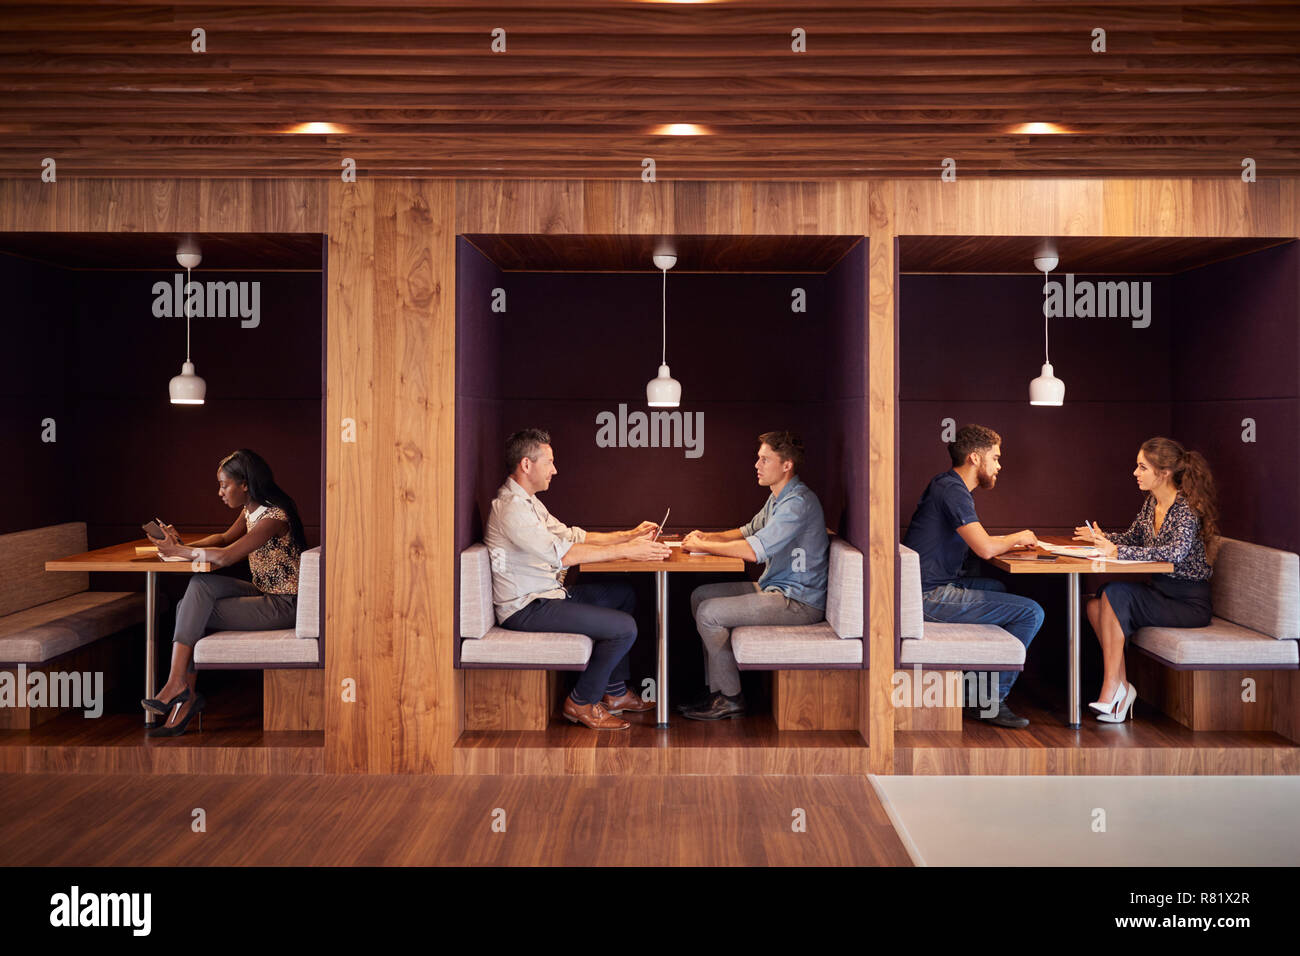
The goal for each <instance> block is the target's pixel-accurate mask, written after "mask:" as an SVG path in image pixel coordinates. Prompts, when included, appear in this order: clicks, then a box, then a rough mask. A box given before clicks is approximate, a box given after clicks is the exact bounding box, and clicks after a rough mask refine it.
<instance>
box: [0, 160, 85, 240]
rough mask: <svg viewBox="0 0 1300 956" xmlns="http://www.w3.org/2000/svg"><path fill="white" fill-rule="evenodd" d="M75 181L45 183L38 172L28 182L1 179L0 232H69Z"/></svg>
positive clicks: (24, 180)
mask: <svg viewBox="0 0 1300 956" xmlns="http://www.w3.org/2000/svg"><path fill="white" fill-rule="evenodd" d="M74 183H75V180H69V179H65V180H64V181H63V182H53V183H43V182H41V180H40V175H39V171H37V172H36V173H35V174H33V175H32V177H31V178H29V179H4V180H0V229H3V230H4V231H5V232H53V231H56V230H60V229H69V228H70V226H69V225H68V223H69V222H70V221H71V218H72V213H71V209H72V195H73V188H74Z"/></svg>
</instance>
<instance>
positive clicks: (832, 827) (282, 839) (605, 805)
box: [0, 774, 910, 866]
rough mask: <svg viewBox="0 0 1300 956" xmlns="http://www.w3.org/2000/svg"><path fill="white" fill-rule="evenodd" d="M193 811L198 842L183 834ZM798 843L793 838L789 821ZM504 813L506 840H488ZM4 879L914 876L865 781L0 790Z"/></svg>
mask: <svg viewBox="0 0 1300 956" xmlns="http://www.w3.org/2000/svg"><path fill="white" fill-rule="evenodd" d="M196 808H202V810H203V811H204V814H205V817H206V832H202V833H196V832H193V831H192V829H191V821H192V820H193V819H194V810H195V809H196ZM796 810H802V811H803V819H804V820H805V821H806V831H805V832H794V830H793V829H792V822H793V821H794V820H795V819H796V816H795V811H796ZM498 811H504V823H505V832H504V833H502V832H493V820H494V818H495V819H501V817H502V814H501V813H500V812H498ZM0 860H2V861H4V863H6V864H9V865H12V866H68V865H78V866H104V865H117V866H141V865H158V866H269V865H274V866H321V865H348V866H351V865H359V866H391V865H477V864H486V865H496V866H501V865H505V866H515V865H527V866H545V865H563V866H592V865H602V866H672V865H682V866H692V865H695V866H698V865H705V866H712V865H744V866H764V865H767V866H823V865H826V866H881V865H890V866H908V865H910V862H909V858H908V856H907V853H906V851H905V850H904V848H903V845H902V843H901V842H900V841H899V838H898V836H897V835H896V834H895V832H894V829H893V827H892V826H891V824H890V822H889V818H888V816H887V815H886V813H885V811H884V809H883V808H882V806H881V804H880V802H879V800H878V799H877V797H876V795H875V793H874V792H873V790H872V787H871V785H870V783H869V782H868V781H867V779H866V777H863V776H855V777H811V778H795V777H761V776H750V777H733V778H725V777H672V776H657V777H646V778H609V777H568V778H558V777H488V776H476V777H452V776H444V777H409V776H407V777H391V776H377V777H367V776H336V775H332V774H313V775H296V776H216V775H203V776H189V775H153V776H138V777H127V776H123V775H94V774H83V775H56V774H24V775H9V776H0Z"/></svg>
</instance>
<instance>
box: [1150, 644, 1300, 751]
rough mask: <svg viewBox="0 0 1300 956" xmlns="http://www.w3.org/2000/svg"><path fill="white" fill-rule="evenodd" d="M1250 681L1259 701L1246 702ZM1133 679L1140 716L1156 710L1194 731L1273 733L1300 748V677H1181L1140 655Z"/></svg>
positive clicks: (1268, 673)
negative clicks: (1149, 708)
mask: <svg viewBox="0 0 1300 956" xmlns="http://www.w3.org/2000/svg"><path fill="white" fill-rule="evenodd" d="M1246 678H1250V679H1251V680H1253V681H1254V682H1255V686H1254V700H1253V701H1245V700H1242V694H1243V693H1244V691H1245V688H1244V687H1243V681H1244V680H1245V679H1246ZM1128 679H1129V681H1130V683H1132V684H1133V686H1134V687H1136V688H1137V691H1138V702H1137V706H1138V708H1139V711H1140V710H1141V708H1142V706H1143V704H1146V705H1147V706H1152V707H1156V708H1158V709H1160V710H1161V711H1163V712H1164V713H1166V714H1168V715H1169V716H1170V717H1172V718H1173V719H1174V720H1176V721H1178V722H1179V723H1180V724H1182V725H1183V726H1184V727H1186V728H1188V729H1189V730H1251V731H1273V732H1275V733H1278V734H1281V735H1282V736H1283V737H1286V738H1287V739H1289V740H1294V741H1297V742H1300V671H1294V670H1286V671H1282V670H1250V669H1249V668H1247V669H1244V670H1234V671H1177V670H1174V669H1173V668H1170V667H1165V666H1164V665H1163V664H1161V663H1160V662H1158V661H1155V660H1152V659H1151V658H1150V657H1148V656H1147V655H1145V654H1141V653H1134V654H1129V655H1128ZM1137 716H1138V717H1141V713H1140V712H1139V713H1138V715H1137Z"/></svg>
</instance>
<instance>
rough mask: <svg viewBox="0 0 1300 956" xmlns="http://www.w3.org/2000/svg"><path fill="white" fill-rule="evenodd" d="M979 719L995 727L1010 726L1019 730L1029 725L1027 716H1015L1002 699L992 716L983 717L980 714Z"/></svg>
mask: <svg viewBox="0 0 1300 956" xmlns="http://www.w3.org/2000/svg"><path fill="white" fill-rule="evenodd" d="M980 720H981V721H983V722H984V723H986V724H992V725H993V726H995V727H1010V728H1012V729H1014V730H1019V729H1020V728H1021V727H1028V726H1029V718H1028V717H1017V716H1016V715H1015V713H1014V712H1013V711H1012V710H1011V708H1010V707H1008V706H1007V702H1006V701H1002V702H1001V703H999V704H998V712H997V713H996V714H994V715H993V716H992V717H985V716H984V715H983V714H981V715H980Z"/></svg>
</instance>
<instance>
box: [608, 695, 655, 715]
mask: <svg viewBox="0 0 1300 956" xmlns="http://www.w3.org/2000/svg"><path fill="white" fill-rule="evenodd" d="M600 706H602V707H604V708H605V710H606V711H607V712H608V713H611V714H621V713H623V711H627V712H628V713H629V714H641V713H645V711H647V710H654V709H655V702H654V701H653V700H642V699H641V697H640V695H638V694H634V693H632V692H631V691H630V690H629V691H626V692H624V693H623V694H622V695H621V696H619V697H610V696H609V694H606V695H605V696H604V697H602V698H601V699H600Z"/></svg>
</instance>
